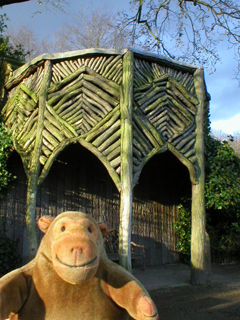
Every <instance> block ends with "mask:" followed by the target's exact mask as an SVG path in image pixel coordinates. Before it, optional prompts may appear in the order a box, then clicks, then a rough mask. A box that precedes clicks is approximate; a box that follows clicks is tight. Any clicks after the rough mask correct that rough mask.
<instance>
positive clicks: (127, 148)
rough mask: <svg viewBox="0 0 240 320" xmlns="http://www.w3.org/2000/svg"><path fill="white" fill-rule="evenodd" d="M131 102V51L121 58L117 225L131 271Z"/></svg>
mask: <svg viewBox="0 0 240 320" xmlns="http://www.w3.org/2000/svg"><path fill="white" fill-rule="evenodd" d="M132 103H133V53H132V52H131V51H128V52H127V53H126V54H125V56H124V58H123V81H122V92H121V100H120V107H121V202H120V226H119V257H120V265H121V266H123V267H124V268H126V269H127V270H129V271H131V270H132V266H131V220H132V189H133V172H132V154H133V152H132Z"/></svg>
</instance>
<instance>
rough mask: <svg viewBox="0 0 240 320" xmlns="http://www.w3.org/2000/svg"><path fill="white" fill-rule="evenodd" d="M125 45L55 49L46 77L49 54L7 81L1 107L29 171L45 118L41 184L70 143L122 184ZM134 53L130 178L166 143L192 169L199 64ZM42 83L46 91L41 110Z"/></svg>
mask: <svg viewBox="0 0 240 320" xmlns="http://www.w3.org/2000/svg"><path fill="white" fill-rule="evenodd" d="M125 52H126V51H124V53H125ZM124 53H123V52H119V54H117V53H116V54H107V53H106V54H103V53H101V54H100V53H98V54H96V52H95V53H94V54H92V55H91V54H86V53H85V55H83V56H81V55H80V54H79V55H76V56H71V57H70V56H69V55H68V54H69V53H68V54H67V55H62V56H61V55H59V56H56V58H54V56H53V58H52V57H50V58H49V61H51V62H50V64H51V67H50V69H49V70H50V75H49V76H50V78H49V79H50V81H49V82H48V84H47V85H46V84H45V82H44V77H45V73H46V68H45V64H44V59H42V60H41V59H38V60H36V63H32V64H31V65H30V67H26V68H25V69H24V71H23V72H22V73H20V75H19V74H18V76H16V77H15V78H13V79H12V80H10V81H9V82H8V83H7V84H6V88H7V90H8V101H7V103H6V105H5V106H4V108H3V110H2V113H3V116H4V119H5V123H6V126H7V127H8V128H10V129H11V131H12V135H13V141H14V147H15V149H16V150H17V151H18V153H19V154H20V155H21V157H22V160H23V163H24V168H25V171H26V173H27V175H28V174H30V170H31V164H32V157H33V154H34V152H33V151H34V150H35V149H36V148H38V145H36V140H37V138H36V137H37V132H38V130H39V121H40V120H39V119H40V118H41V121H42V126H41V130H42V131H41V143H40V148H41V153H40V157H39V161H40V163H41V172H40V175H39V178H38V184H40V183H42V181H43V180H44V179H45V178H46V176H47V174H48V173H49V170H50V168H51V166H52V164H53V162H54V160H55V159H56V158H57V156H58V155H59V153H60V152H61V151H62V150H64V148H65V147H67V146H68V145H69V144H71V143H80V144H81V145H82V146H83V147H85V148H87V149H88V150H90V151H91V152H92V153H94V154H95V155H96V156H97V157H98V159H99V160H101V161H102V163H103V164H104V165H105V167H106V168H107V170H108V172H109V174H110V176H111V177H112V179H113V181H114V183H115V184H116V186H117V188H118V190H121V146H122V144H121V136H122V135H121V131H122V127H121V121H122V114H121V99H122V98H121V97H122V95H123V94H122V79H123V59H124ZM133 57H134V58H133V65H134V68H133V73H134V75H133V101H132V109H131V112H130V114H131V115H130V116H131V121H132V122H131V123H132V139H133V140H132V146H133V148H132V150H133V155H132V159H133V175H134V179H133V184H134V185H135V184H136V183H137V181H138V178H139V176H140V173H141V171H142V168H143V166H144V165H145V163H146V162H147V161H148V160H149V159H150V158H151V157H152V156H154V155H155V154H156V153H160V152H164V151H166V150H167V149H169V150H170V151H171V152H173V153H174V154H175V155H177V156H178V158H179V159H180V160H181V161H185V162H187V164H188V167H191V168H193V171H195V169H196V167H197V157H196V151H195V142H196V114H197V107H198V105H199V101H198V99H197V96H196V93H195V86H194V72H195V71H196V68H193V67H189V68H187V67H186V66H184V67H181V66H179V65H177V66H175V65H174V63H173V62H171V63H170V62H169V63H168V62H167V61H163V59H160V60H158V59H156V57H155V58H154V59H151V57H149V56H148V57H146V56H142V57H141V55H140V57H139V54H136V55H133ZM45 60H46V59H45ZM49 83H50V84H49ZM46 86H47V87H46ZM45 87H46V88H45ZM44 90H45V91H44ZM43 91H44V92H45V93H46V99H45V100H44V106H43V108H44V111H43V113H41V112H40V111H39V110H40V99H41V95H42V94H43V93H42V92H43ZM42 115H43V116H42ZM123 143H124V141H123Z"/></svg>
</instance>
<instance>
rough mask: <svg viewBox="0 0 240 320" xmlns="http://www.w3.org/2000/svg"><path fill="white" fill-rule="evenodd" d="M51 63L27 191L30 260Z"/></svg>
mask: <svg viewBox="0 0 240 320" xmlns="http://www.w3.org/2000/svg"><path fill="white" fill-rule="evenodd" d="M51 66H52V64H51V62H50V61H46V62H45V71H44V78H43V82H42V88H41V91H40V94H39V111H38V124H37V129H36V131H37V133H36V139H35V145H34V150H33V152H32V157H31V167H30V170H29V175H28V189H27V210H26V224H27V230H28V240H29V258H30V260H31V259H33V258H34V256H35V254H36V252H37V232H36V218H35V217H36V215H35V211H36V196H37V182H38V177H39V172H40V161H39V159H40V155H41V153H42V132H43V129H44V112H45V109H46V99H47V89H48V87H49V84H50V81H51V74H52V73H51Z"/></svg>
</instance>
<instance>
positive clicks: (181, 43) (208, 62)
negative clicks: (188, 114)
mask: <svg viewBox="0 0 240 320" xmlns="http://www.w3.org/2000/svg"><path fill="white" fill-rule="evenodd" d="M131 3H132V10H134V11H135V15H134V14H132V15H130V14H128V13H125V15H123V16H122V20H121V22H122V25H123V26H124V27H125V28H127V29H129V33H131V30H130V28H131V27H132V28H134V32H135V35H136V38H135V43H136V44H137V45H138V46H141V47H144V48H146V49H150V50H155V51H157V52H158V53H161V54H164V55H166V56H169V57H171V58H175V59H178V60H182V61H185V62H190V63H197V64H200V65H202V66H207V67H209V69H210V70H214V69H215V64H216V63H217V61H219V60H220V57H219V54H218V50H217V49H218V48H217V47H218V44H219V42H222V41H224V40H225V39H226V40H227V41H228V43H229V44H230V45H231V46H232V47H234V48H235V53H236V59H237V60H238V61H240V3H239V1H238V0H177V1H176V0H132V2H131ZM134 11H133V12H134ZM124 27H123V28H124ZM239 67H240V65H239Z"/></svg>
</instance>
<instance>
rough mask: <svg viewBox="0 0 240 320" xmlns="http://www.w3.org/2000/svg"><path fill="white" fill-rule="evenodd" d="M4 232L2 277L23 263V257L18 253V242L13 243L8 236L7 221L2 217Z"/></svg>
mask: <svg viewBox="0 0 240 320" xmlns="http://www.w3.org/2000/svg"><path fill="white" fill-rule="evenodd" d="M1 223H2V229H3V230H2V232H1V236H0V277H1V276H3V275H4V274H6V273H8V272H10V271H12V270H14V269H16V268H17V267H18V265H19V263H20V262H21V256H20V254H18V253H17V241H13V240H12V239H10V238H9V237H8V236H7V235H6V220H5V218H3V217H1Z"/></svg>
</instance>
